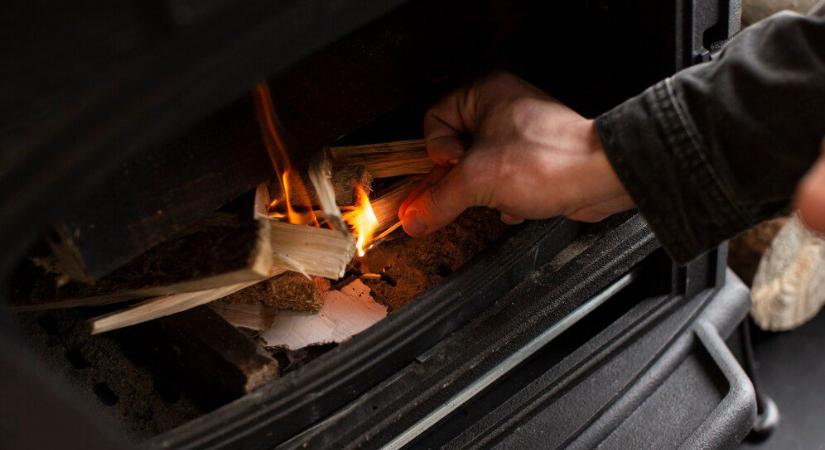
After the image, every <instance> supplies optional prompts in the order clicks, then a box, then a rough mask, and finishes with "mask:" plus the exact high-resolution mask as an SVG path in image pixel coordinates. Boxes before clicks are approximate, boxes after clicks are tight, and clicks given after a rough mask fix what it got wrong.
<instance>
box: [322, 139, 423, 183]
mask: <svg viewBox="0 0 825 450" xmlns="http://www.w3.org/2000/svg"><path fill="white" fill-rule="evenodd" d="M329 152H330V158H331V159H332V164H333V167H336V168H338V167H344V166H362V167H364V168H365V169H366V170H367V172H369V173H370V174H371V175H372V176H373V177H375V178H388V177H397V176H402V175H416V174H425V173H429V172H430V170H432V168H433V165H434V164H433V161H432V160H431V159H430V158H429V156H427V149H426V148H425V145H424V140H423V139H414V140H408V141H395V142H385V143H381V144H369V145H350V146H345V147H331V148H330V149H329Z"/></svg>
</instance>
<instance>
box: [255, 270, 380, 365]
mask: <svg viewBox="0 0 825 450" xmlns="http://www.w3.org/2000/svg"><path fill="white" fill-rule="evenodd" d="M386 316H387V307H386V306H384V305H381V304H379V303H376V302H375V300H373V298H372V297H371V296H370V288H369V287H367V286H366V285H365V284H364V283H363V282H361V280H355V281H353V282H352V283H350V284H348V285H346V286H345V287H343V288H342V289H341V290H340V291H337V290H331V291H327V292H325V293H324V307H323V308H321V311H320V312H319V313H318V314H308V313H300V312H288V311H284V312H281V313H280V314H278V316H276V317H275V321H274V322H273V324H272V327H270V328H269V329H268V330H266V331H264V332H262V333H261V338H262V339H263V340H264V341H265V342H266V345H267V346H270V347H281V348H287V349H290V350H297V349H300V348H303V347H307V346H309V345H313V344H322V343H327V342H343V341H345V340H347V339H349V338H350V337H352V336H353V335H354V334H357V333H360V332H362V331H364V330H366V329H367V328H369V327H371V326H372V325H374V324H375V323H376V322H378V321H380V320H381V319H383V318H384V317H386Z"/></svg>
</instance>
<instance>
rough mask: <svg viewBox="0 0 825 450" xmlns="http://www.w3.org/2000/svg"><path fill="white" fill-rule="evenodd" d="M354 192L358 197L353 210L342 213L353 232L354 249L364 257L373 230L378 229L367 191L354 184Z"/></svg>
mask: <svg viewBox="0 0 825 450" xmlns="http://www.w3.org/2000/svg"><path fill="white" fill-rule="evenodd" d="M355 192H356V194H357V195H358V199H357V200H356V202H355V208H353V210H352V211H348V212H346V213H344V220H345V221H346V222H347V223H348V224H349V225H350V226H351V227H352V229H353V231H354V232H355V236H356V241H355V248H356V249H357V250H358V256H364V254H365V253H366V252H367V246H368V245H369V244H370V242H372V235H373V233H375V229H376V228H378V218H377V217H376V216H375V211H373V210H372V205H371V204H370V197H369V195H367V191H365V190H364V188H363V187H361V185H360V184H356V185H355Z"/></svg>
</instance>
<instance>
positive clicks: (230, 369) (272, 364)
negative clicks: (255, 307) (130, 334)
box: [157, 307, 278, 399]
mask: <svg viewBox="0 0 825 450" xmlns="http://www.w3.org/2000/svg"><path fill="white" fill-rule="evenodd" d="M157 324H158V326H159V328H160V331H161V333H162V337H163V338H164V339H163V341H164V342H165V343H166V346H164V347H165V349H164V350H166V353H167V355H166V358H167V359H169V360H170V361H169V362H170V364H174V365H176V366H177V367H178V368H179V369H180V370H181V371H183V372H184V374H185V375H186V379H188V380H189V382H191V383H193V384H197V385H199V386H200V387H201V388H202V389H203V390H204V391H205V392H210V390H211V393H213V394H214V395H215V396H220V397H223V398H226V399H233V398H238V397H241V396H243V395H245V394H248V393H250V392H252V391H253V390H255V389H256V388H258V387H260V386H262V385H264V384H266V383H267V382H269V381H270V380H273V379H275V378H276V377H277V376H278V362H277V360H275V359H274V358H272V357H271V356H270V355H269V354H268V353H267V352H266V350H264V349H263V348H262V347H261V346H260V345H258V344H256V343H255V342H254V341H253V340H252V339H251V338H249V337H248V336H246V335H245V334H243V332H241V331H239V330H238V329H236V328H235V327H233V326H232V325H230V324H229V323H227V322H226V321H225V320H224V319H223V318H221V317H220V316H219V315H218V314H217V313H215V312H214V311H212V310H211V309H209V308H208V307H200V308H195V309H191V310H189V311H186V312H183V313H180V314H175V315H174V316H169V317H165V318H163V319H161V320H159V321H158V322H157ZM161 345H162V344H161Z"/></svg>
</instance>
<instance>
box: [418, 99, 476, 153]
mask: <svg viewBox="0 0 825 450" xmlns="http://www.w3.org/2000/svg"><path fill="white" fill-rule="evenodd" d="M471 98H472V93H471V92H470V90H469V88H466V87H465V88H462V89H459V90H458V91H456V92H453V93H452V94H450V95H448V96H446V97H444V98H443V99H441V100H440V101H439V102H438V103H436V104H435V105H433V106H432V107H431V108H430V109H429V110H428V111H427V113H426V114H425V115H424V139H425V142H426V144H427V154H428V155H429V156H430V159H432V160H433V162H435V163H436V164H438V165H440V166H454V165H456V164H458V161H459V160H460V159H461V156H462V155H463V154H464V151H465V142H464V141H463V137H464V136H465V135H466V134H467V133H468V132H472V131H473V129H474V128H475V124H474V123H473V122H472V117H473V116H474V115H475V114H474V113H473V112H472V110H471V109H472V108H473V104H472V100H471Z"/></svg>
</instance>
